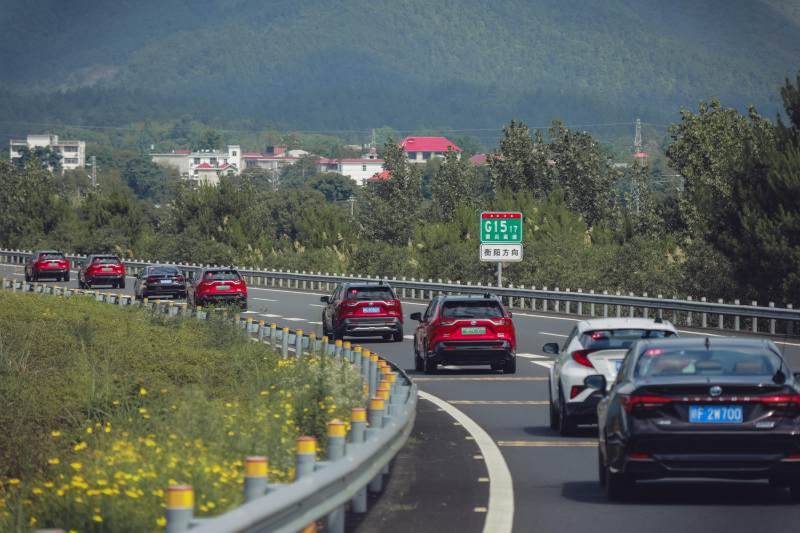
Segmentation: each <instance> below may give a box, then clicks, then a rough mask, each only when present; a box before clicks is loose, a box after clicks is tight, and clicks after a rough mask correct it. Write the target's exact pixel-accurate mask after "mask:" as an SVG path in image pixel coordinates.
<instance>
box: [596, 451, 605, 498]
mask: <svg viewBox="0 0 800 533" xmlns="http://www.w3.org/2000/svg"><path fill="white" fill-rule="evenodd" d="M606 474H607V472H606V463H605V461H603V452H601V451H600V446H598V447H597V481H599V482H600V486H601V487H603V488H605V486H606V481H607V477H606Z"/></svg>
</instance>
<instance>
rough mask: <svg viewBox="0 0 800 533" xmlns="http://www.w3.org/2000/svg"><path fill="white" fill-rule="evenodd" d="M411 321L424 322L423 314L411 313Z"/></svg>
mask: <svg viewBox="0 0 800 533" xmlns="http://www.w3.org/2000/svg"><path fill="white" fill-rule="evenodd" d="M411 320H416V321H417V322H422V313H411Z"/></svg>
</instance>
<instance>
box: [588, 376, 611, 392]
mask: <svg viewBox="0 0 800 533" xmlns="http://www.w3.org/2000/svg"><path fill="white" fill-rule="evenodd" d="M583 384H584V385H585V386H587V387H589V388H590V389H595V390H597V391H598V392H601V393H602V394H603V396H605V395H606V387H607V386H608V382H607V381H606V377H605V376H604V375H602V374H593V375H591V376H586V378H585V379H584V380H583Z"/></svg>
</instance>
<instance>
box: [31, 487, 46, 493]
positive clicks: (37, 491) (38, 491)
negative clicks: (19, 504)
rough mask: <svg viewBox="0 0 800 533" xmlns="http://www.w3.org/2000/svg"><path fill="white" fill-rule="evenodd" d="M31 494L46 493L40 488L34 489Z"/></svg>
mask: <svg viewBox="0 0 800 533" xmlns="http://www.w3.org/2000/svg"><path fill="white" fill-rule="evenodd" d="M31 492H32V493H34V494H41V493H42V492H44V491H43V490H42V489H40V488H39V487H33V489H32V490H31Z"/></svg>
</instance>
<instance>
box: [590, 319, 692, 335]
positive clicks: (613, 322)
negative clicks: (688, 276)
mask: <svg viewBox="0 0 800 533" xmlns="http://www.w3.org/2000/svg"><path fill="white" fill-rule="evenodd" d="M595 329H652V330H659V331H672V332H675V331H677V330H676V329H675V326H674V325H672V323H671V322H670V321H668V320H663V321H661V322H656V321H655V319H652V318H594V319H591V320H581V321H580V322H578V331H579V332H581V333H583V332H584V331H590V330H595Z"/></svg>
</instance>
